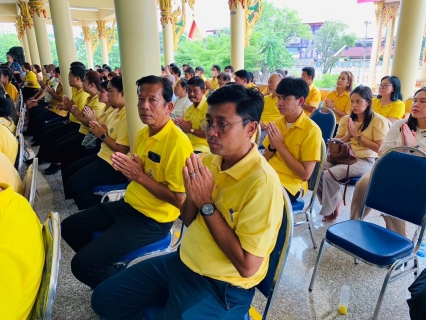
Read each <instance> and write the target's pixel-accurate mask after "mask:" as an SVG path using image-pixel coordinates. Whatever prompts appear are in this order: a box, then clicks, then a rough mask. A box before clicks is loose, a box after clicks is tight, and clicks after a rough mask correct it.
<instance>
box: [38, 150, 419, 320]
mask: <svg viewBox="0 0 426 320" xmlns="http://www.w3.org/2000/svg"><path fill="white" fill-rule="evenodd" d="M34 151H36V150H34ZM46 166H47V165H41V166H40V172H41V174H39V176H38V197H37V198H36V202H35V210H36V212H37V213H38V215H39V216H40V219H41V220H44V219H45V217H46V214H47V213H48V212H49V211H51V210H52V211H57V212H58V213H59V215H60V217H61V219H64V218H66V217H67V216H69V215H71V214H73V213H75V212H77V211H78V210H77V208H76V206H75V204H74V203H73V202H72V201H69V200H64V195H63V188H62V181H61V176H60V173H57V174H56V175H53V176H45V175H44V174H43V173H42V172H43V169H45V168H46ZM348 202H349V201H348ZM349 205H350V202H349V203H348V206H347V207H344V208H343V212H342V215H341V217H340V219H339V221H341V220H345V219H348V218H349ZM318 211H319V210H318V207H317V208H316V212H318ZM368 220H369V221H372V222H375V223H378V224H381V225H383V220H382V218H381V217H380V216H379V214H378V213H377V212H372V213H371V214H370V215H369V217H368ZM326 227H327V226H319V227H318V229H316V230H315V235H316V240H317V243H318V246H319V245H320V243H321V239H322V237H323V236H324V233H325V230H326ZM413 232H414V228H410V234H411V235H412V234H413ZM61 246H62V247H61V249H62V260H61V264H60V274H59V282H58V287H57V297H56V301H55V306H54V313H53V319H59V320H62V319H79V320H85V319H98V317H97V316H96V315H95V314H94V313H93V311H92V309H91V308H90V296H91V291H90V289H89V288H88V287H87V286H85V285H83V284H81V283H80V282H79V281H77V280H76V279H75V278H74V277H73V275H72V273H71V270H70V260H71V258H72V256H73V254H74V253H73V251H72V250H71V249H70V248H69V247H68V245H67V244H65V243H64V242H63V241H62V243H61ZM317 253H318V249H316V250H314V249H313V247H312V242H311V239H310V235H309V231H308V229H307V227H304V226H302V227H297V228H295V230H294V238H293V242H292V245H291V248H290V255H289V258H288V260H287V264H286V267H285V270H284V274H283V278H282V280H281V283H280V284H279V287H278V296H277V300H276V303H275V305H274V306H273V307H272V310H271V311H270V319H280V320H283V319H288V320H293V319H294V320H300V319H303V320H305V319H306V320H310V319H312V320H314V319H351V320H352V319H354V320H355V319H371V317H372V315H373V312H374V308H375V303H376V301H377V298H378V296H379V291H380V288H381V285H382V281H383V279H384V277H385V274H386V270H385V269H378V268H375V267H371V266H368V265H366V264H363V263H360V264H359V265H355V264H354V260H353V259H352V258H351V257H349V256H347V255H345V254H344V253H342V252H340V251H338V250H337V249H335V248H332V247H328V248H326V250H325V253H324V257H323V260H322V264H321V269H320V271H319V274H318V277H317V281H316V284H315V287H314V290H313V292H312V293H310V292H309V291H308V286H309V282H310V278H311V274H312V271H313V267H314V263H315V259H316V257H317ZM425 264H426V258H421V259H420V266H421V267H422V269H423V268H424V267H425ZM413 279H414V277H413V276H412V275H409V276H406V277H404V278H402V279H400V280H397V281H396V282H394V283H392V284H390V285H389V287H388V291H387V293H386V295H385V299H384V301H383V306H382V310H381V313H380V316H379V319H386V320H393V319H395V320H405V319H407V320H408V319H409V315H408V306H407V303H406V299H407V298H409V292H408V290H407V288H408V286H409V285H410V284H411V283H412V282H413ZM344 284H346V285H348V286H350V300H349V308H348V314H347V315H346V316H341V315H339V314H338V312H337V306H338V303H339V296H340V289H341V287H342V285H344ZM263 304H264V299H262V298H260V297H259V296H258V295H256V297H255V300H254V302H253V305H254V306H255V307H257V308H259V309H260V308H261V307H262V306H263Z"/></svg>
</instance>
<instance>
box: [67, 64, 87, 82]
mask: <svg viewBox="0 0 426 320" xmlns="http://www.w3.org/2000/svg"><path fill="white" fill-rule="evenodd" d="M70 72H71V73H72V75H73V76H74V77H77V78H80V80H81V81H83V80H84V77H85V76H86V68H84V67H82V66H79V65H75V66H72V67H71V68H70Z"/></svg>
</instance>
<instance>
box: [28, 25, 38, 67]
mask: <svg viewBox="0 0 426 320" xmlns="http://www.w3.org/2000/svg"><path fill="white" fill-rule="evenodd" d="M25 31H26V34H27V39H28V46H29V48H30V53H31V63H32V64H38V65H39V66H41V65H40V56H39V53H38V52H39V51H38V46H37V39H36V35H35V32H34V26H27V27H26V28H25Z"/></svg>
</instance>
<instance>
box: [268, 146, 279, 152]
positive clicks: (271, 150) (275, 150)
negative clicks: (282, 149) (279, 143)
mask: <svg viewBox="0 0 426 320" xmlns="http://www.w3.org/2000/svg"><path fill="white" fill-rule="evenodd" d="M268 151H270V152H277V149H272V148H271V145H270V144H268Z"/></svg>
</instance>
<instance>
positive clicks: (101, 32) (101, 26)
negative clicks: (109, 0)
mask: <svg viewBox="0 0 426 320" xmlns="http://www.w3.org/2000/svg"><path fill="white" fill-rule="evenodd" d="M96 24H97V25H98V28H97V31H98V37H99V39H101V38H105V36H106V21H105V20H96Z"/></svg>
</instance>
